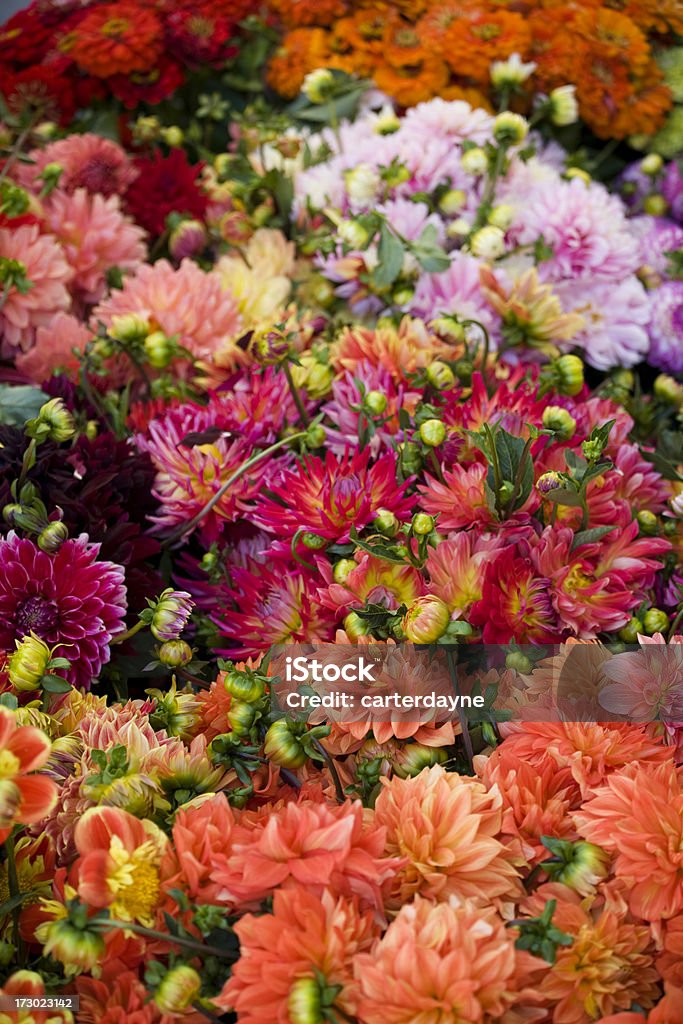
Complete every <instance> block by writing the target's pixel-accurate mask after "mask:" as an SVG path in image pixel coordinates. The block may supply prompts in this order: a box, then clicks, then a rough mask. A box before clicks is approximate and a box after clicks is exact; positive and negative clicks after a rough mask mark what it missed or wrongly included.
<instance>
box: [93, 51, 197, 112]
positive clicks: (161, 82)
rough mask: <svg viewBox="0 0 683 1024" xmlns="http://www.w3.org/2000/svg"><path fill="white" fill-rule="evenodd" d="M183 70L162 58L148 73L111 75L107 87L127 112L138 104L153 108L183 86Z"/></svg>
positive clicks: (173, 62) (135, 72)
mask: <svg viewBox="0 0 683 1024" xmlns="http://www.w3.org/2000/svg"><path fill="white" fill-rule="evenodd" d="M183 81H184V75H183V70H182V68H181V67H180V65H179V64H177V63H176V62H175V61H173V60H168V58H167V57H162V58H161V59H160V60H159V61H157V63H156V64H155V65H154V67H153V68H150V69H149V70H148V71H134V72H132V73H131V74H130V75H113V76H112V77H111V78H108V79H107V85H108V86H109V88H110V89H111V91H112V92H113V94H114V96H116V98H117V99H119V100H121V102H122V103H123V105H124V106H125V107H127V108H128V110H133V109H134V108H135V107H137V106H138V105H139V104H140V103H149V104H150V105H151V106H154V105H155V104H156V103H161V101H162V100H165V99H166V98H167V97H168V96H171V95H172V94H173V93H174V92H175V91H176V89H179V88H180V86H181V85H182V84H183Z"/></svg>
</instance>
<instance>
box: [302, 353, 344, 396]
mask: <svg viewBox="0 0 683 1024" xmlns="http://www.w3.org/2000/svg"><path fill="white" fill-rule="evenodd" d="M292 378H293V380H294V383H295V384H296V386H297V387H299V388H305V389H306V391H307V393H308V395H309V396H310V397H311V398H322V397H323V395H326V394H327V393H328V391H329V390H330V387H331V385H332V381H333V379H334V371H333V369H332V367H331V366H330V365H329V364H328V363H321V362H319V360H317V359H316V358H315V356H314V355H312V354H310V353H308V352H307V353H306V354H305V355H303V356H301V358H300V362H299V365H298V366H296V365H293V366H292Z"/></svg>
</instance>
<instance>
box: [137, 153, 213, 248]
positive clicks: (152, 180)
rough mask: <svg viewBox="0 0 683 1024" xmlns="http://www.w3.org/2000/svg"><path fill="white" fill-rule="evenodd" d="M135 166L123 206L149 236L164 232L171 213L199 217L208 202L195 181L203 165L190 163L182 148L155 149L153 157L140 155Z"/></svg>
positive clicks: (199, 218)
mask: <svg viewBox="0 0 683 1024" xmlns="http://www.w3.org/2000/svg"><path fill="white" fill-rule="evenodd" d="M135 166H136V167H137V169H138V171H139V172H140V174H139V176H138V177H137V178H136V180H135V181H134V182H133V184H132V185H131V187H130V188H129V189H128V192H127V193H126V205H127V208H128V212H129V213H130V214H131V216H132V217H134V218H135V220H136V221H137V222H138V224H140V225H141V226H142V227H143V228H144V229H145V230H146V231H148V232H149V233H150V235H153V236H157V235H160V234H162V233H163V232H164V230H165V229H166V218H167V217H168V215H169V214H170V213H186V214H188V216H190V217H196V218H197V220H202V218H203V217H204V213H205V211H206V206H207V203H208V198H207V196H206V195H204V193H203V192H202V191H201V189H200V188H199V185H198V183H197V178H198V175H199V173H200V171H201V169H202V166H203V165H202V164H191V163H189V161H188V159H187V156H186V154H185V151H184V150H183V149H173V150H171V152H170V153H169V154H168V156H163V155H162V154H161V152H160V151H159V150H157V151H156V152H155V154H154V156H153V157H140V158H139V159H138V160H136V161H135Z"/></svg>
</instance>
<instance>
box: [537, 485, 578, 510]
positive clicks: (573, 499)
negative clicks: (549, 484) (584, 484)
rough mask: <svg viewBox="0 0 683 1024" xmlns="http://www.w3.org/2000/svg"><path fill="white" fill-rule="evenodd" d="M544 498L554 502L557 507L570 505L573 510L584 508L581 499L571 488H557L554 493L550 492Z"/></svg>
mask: <svg viewBox="0 0 683 1024" xmlns="http://www.w3.org/2000/svg"><path fill="white" fill-rule="evenodd" d="M544 497H546V498H547V499H548V501H554V502H555V504H556V505H569V506H570V507H571V508H581V507H582V502H581V498H580V497H579V495H578V494H577V493H576V491H573V490H572V489H571V487H557V488H556V489H555V490H554V491H548V493H547V494H546V495H544Z"/></svg>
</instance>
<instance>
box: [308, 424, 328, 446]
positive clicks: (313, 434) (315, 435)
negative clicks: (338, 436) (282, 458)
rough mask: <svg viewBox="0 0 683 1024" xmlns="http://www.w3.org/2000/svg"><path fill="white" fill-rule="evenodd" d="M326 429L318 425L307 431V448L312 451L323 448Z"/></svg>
mask: <svg viewBox="0 0 683 1024" xmlns="http://www.w3.org/2000/svg"><path fill="white" fill-rule="evenodd" d="M325 436H326V435H325V428H324V427H321V426H320V424H319V423H316V424H314V425H312V426H310V427H309V428H308V430H307V431H306V437H305V442H306V447H307V448H311V449H316V448H322V446H323V445H324V444H325Z"/></svg>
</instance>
